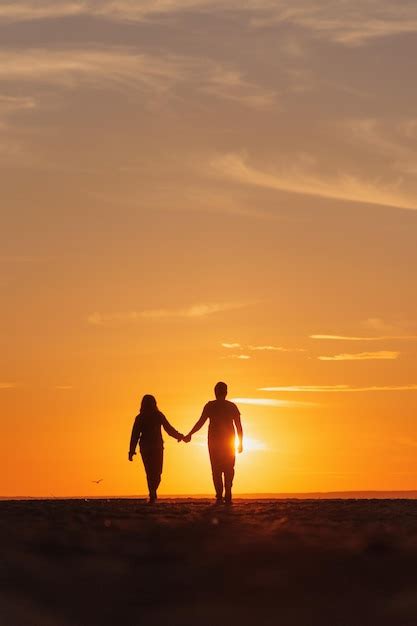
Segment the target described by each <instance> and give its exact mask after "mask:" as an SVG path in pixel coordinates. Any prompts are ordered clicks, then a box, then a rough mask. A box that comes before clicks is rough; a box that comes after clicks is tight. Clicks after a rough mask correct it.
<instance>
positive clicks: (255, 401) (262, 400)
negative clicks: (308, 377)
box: [231, 398, 317, 408]
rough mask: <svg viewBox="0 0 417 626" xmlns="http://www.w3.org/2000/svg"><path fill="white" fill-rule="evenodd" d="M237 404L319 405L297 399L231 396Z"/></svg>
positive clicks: (284, 406) (282, 406)
mask: <svg viewBox="0 0 417 626" xmlns="http://www.w3.org/2000/svg"><path fill="white" fill-rule="evenodd" d="M231 401H232V402H236V404H249V405H252V406H264V407H276V408H292V407H294V408H296V407H303V406H317V404H316V403H315V402H298V401H295V400H273V399H271V398H231Z"/></svg>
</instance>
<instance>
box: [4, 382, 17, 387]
mask: <svg viewBox="0 0 417 626" xmlns="http://www.w3.org/2000/svg"><path fill="white" fill-rule="evenodd" d="M16 387H17V383H7V382H5V383H2V382H0V389H15V388H16Z"/></svg>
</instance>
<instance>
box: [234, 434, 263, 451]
mask: <svg viewBox="0 0 417 626" xmlns="http://www.w3.org/2000/svg"><path fill="white" fill-rule="evenodd" d="M238 446H239V441H238V438H237V437H235V450H236V452H237V449H238ZM263 450H266V445H265V444H264V443H263V442H262V441H259V440H258V439H253V438H252V437H243V452H261V451H263Z"/></svg>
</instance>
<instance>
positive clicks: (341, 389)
mask: <svg viewBox="0 0 417 626" xmlns="http://www.w3.org/2000/svg"><path fill="white" fill-rule="evenodd" d="M259 391H273V392H278V393H283V392H284V393H363V392H374V391H417V385H382V386H381V385H379V386H378V385H373V386H370V387H351V386H350V385H290V386H278V387H259Z"/></svg>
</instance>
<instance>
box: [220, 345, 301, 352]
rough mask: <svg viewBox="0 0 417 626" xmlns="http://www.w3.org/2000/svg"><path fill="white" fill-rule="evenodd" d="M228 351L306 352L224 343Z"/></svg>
mask: <svg viewBox="0 0 417 626" xmlns="http://www.w3.org/2000/svg"><path fill="white" fill-rule="evenodd" d="M221 345H222V347H223V348H226V350H233V349H234V350H237V349H239V350H250V351H251V352H305V350H304V348H283V347H282V346H273V345H259V346H257V345H249V346H244V345H242V344H240V343H222V344H221Z"/></svg>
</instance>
